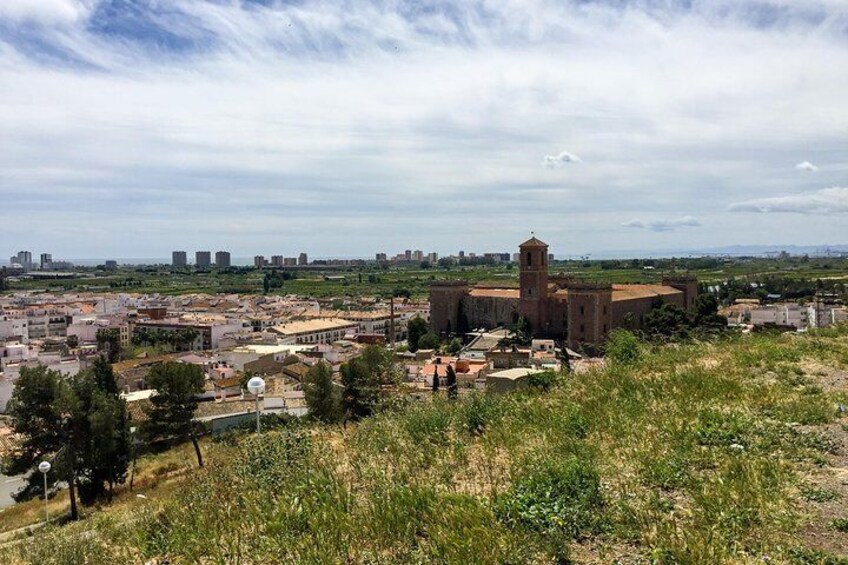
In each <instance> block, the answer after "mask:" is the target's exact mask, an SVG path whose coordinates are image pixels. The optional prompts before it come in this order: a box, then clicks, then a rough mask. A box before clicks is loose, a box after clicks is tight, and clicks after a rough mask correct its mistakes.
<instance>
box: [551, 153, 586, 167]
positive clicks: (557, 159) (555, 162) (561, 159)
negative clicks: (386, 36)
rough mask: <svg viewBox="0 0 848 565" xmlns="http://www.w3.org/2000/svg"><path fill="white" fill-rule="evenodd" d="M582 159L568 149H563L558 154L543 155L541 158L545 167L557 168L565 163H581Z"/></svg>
mask: <svg viewBox="0 0 848 565" xmlns="http://www.w3.org/2000/svg"><path fill="white" fill-rule="evenodd" d="M582 162H583V159H581V158H580V157H578V156H577V155H575V154H574V153H569V152H568V151H563V152H561V153H559V154H558V155H545V158H544V159H542V166H543V167H545V168H547V169H558V168H560V167H562V166H563V165H565V164H567V163H582Z"/></svg>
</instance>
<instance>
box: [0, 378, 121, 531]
mask: <svg viewBox="0 0 848 565" xmlns="http://www.w3.org/2000/svg"><path fill="white" fill-rule="evenodd" d="M102 367H103V366H102V365H101V366H100V368H101V370H102ZM109 369H110V370H111V367H110V368H109ZM101 377H102V375H101ZM101 377H98V376H97V375H96V373H95V371H94V370H91V371H83V372H81V373H79V374H77V375H76V376H74V377H71V378H68V377H65V376H64V375H62V374H61V373H58V372H56V371H51V370H49V369H46V368H44V367H36V368H24V369H22V370H21V376H20V377H19V379H18V381H17V383H16V386H15V391H14V393H13V394H12V398H11V400H10V401H9V416H10V424H11V428H12V430H13V431H14V432H15V433H16V434H18V436H19V437H20V444H19V449H18V450H17V451H15V453H14V454H13V455H12V456H11V457H9V458H8V459H7V460H6V461H5V463H6V472H7V473H12V474H21V473H25V472H27V471H29V470H31V469H33V468H34V467H35V466H36V465H37V464H38V463H39V462H41V461H43V460H47V461H50V462H51V463H52V464H53V470H52V471H51V472H50V473H49V474H48V480H49V483H48V485H49V488H53V489H54V490H55V488H56V483H57V482H62V483H65V484H67V485H68V491H69V495H70V502H71V518H72V519H77V518H78V515H79V514H78V510H77V492H79V495H80V499H81V501H82V502H83V503H84V504H91V503H93V502H95V501H96V500H98V499H100V498H102V497H104V496H105V495H109V496H111V493H112V489H113V488H114V486H115V485H116V484H120V483H123V481H124V479H125V478H126V473H127V469H128V466H129V458H130V450H131V446H130V440H129V423H130V422H129V414H128V412H127V409H126V403H125V402H124V400H123V399H121V398H120V397H119V396H118V394H117V392H110V391H107V390H104V389H103V388H102V387H101V384H100V383H101V380H100V378H101ZM42 484H43V483H42V477H41V476H40V474H39V473H32V474H30V476H29V482H28V484H27V485H26V486H25V487H24V488H23V489H22V490H21V491H19V492H17V493H15V498H16V500H26V499H28V498H32V497H33V496H43V490H42V489H43V486H42ZM107 485H108V489H107Z"/></svg>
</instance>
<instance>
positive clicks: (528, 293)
mask: <svg viewBox="0 0 848 565" xmlns="http://www.w3.org/2000/svg"><path fill="white" fill-rule="evenodd" d="M527 296H533V287H532V286H528V287H527Z"/></svg>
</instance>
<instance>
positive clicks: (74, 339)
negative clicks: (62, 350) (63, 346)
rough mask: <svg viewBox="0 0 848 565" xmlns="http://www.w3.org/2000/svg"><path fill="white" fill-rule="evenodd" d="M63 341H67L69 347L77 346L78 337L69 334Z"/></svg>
mask: <svg viewBox="0 0 848 565" xmlns="http://www.w3.org/2000/svg"><path fill="white" fill-rule="evenodd" d="M65 343H67V344H68V347H70V348H71V349H74V348H77V347H79V337H77V336H75V335H69V336H68V338H67V339H66V340H65Z"/></svg>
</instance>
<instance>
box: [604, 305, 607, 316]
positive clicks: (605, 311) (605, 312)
mask: <svg viewBox="0 0 848 565" xmlns="http://www.w3.org/2000/svg"><path fill="white" fill-rule="evenodd" d="M606 314H607V307H606V306H604V316H606Z"/></svg>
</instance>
